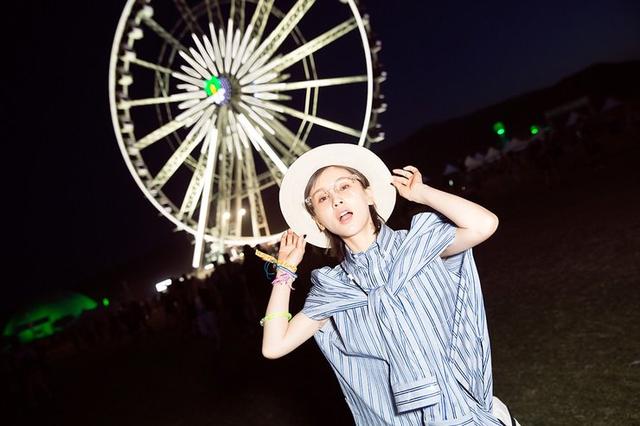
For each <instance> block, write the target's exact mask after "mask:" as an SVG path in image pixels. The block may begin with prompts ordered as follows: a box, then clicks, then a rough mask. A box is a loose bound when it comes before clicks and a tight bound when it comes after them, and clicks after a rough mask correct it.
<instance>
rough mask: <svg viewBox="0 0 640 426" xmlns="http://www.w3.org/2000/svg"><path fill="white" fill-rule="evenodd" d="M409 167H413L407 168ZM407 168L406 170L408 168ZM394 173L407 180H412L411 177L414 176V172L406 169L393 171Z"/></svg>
mask: <svg viewBox="0 0 640 426" xmlns="http://www.w3.org/2000/svg"><path fill="white" fill-rule="evenodd" d="M407 167H411V166H407ZM407 167H405V169H406V168H407ZM393 172H394V173H396V174H398V175H400V176H404V177H406V178H410V177H411V176H413V172H411V171H409V170H404V169H393Z"/></svg>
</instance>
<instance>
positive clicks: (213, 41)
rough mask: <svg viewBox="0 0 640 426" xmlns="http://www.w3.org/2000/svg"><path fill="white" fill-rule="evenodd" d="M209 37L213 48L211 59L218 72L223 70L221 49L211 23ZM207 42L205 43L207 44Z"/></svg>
mask: <svg viewBox="0 0 640 426" xmlns="http://www.w3.org/2000/svg"><path fill="white" fill-rule="evenodd" d="M209 35H210V36H211V44H212V47H213V54H214V57H213V59H214V60H215V62H216V66H217V67H218V70H223V69H224V63H223V62H222V48H221V47H220V41H219V40H218V36H216V29H215V28H214V27H213V23H211V22H209ZM208 42H209V41H208V40H207V41H206V42H205V43H208Z"/></svg>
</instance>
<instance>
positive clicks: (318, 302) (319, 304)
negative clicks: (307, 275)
mask: <svg viewBox="0 0 640 426" xmlns="http://www.w3.org/2000/svg"><path fill="white" fill-rule="evenodd" d="M321 269H323V270H325V271H324V272H325V273H326V272H327V271H326V270H328V269H331V268H329V267H328V266H325V267H324V268H321ZM319 272H320V270H319V269H314V270H313V271H311V290H309V294H307V298H306V299H305V301H304V306H303V307H302V313H303V314H305V315H306V316H308V317H309V318H311V319H313V320H316V321H320V320H322V319H325V318H327V317H328V316H329V315H327V314H326V312H325V311H326V308H327V306H326V305H327V304H328V300H327V297H326V294H324V293H325V292H324V291H323V290H324V289H323V287H324V286H323V284H322V283H321V282H320V278H319Z"/></svg>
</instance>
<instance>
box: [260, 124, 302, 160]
mask: <svg viewBox="0 0 640 426" xmlns="http://www.w3.org/2000/svg"><path fill="white" fill-rule="evenodd" d="M268 124H269V125H270V126H271V127H273V129H274V130H275V131H276V135H278V137H279V138H280V140H281V141H283V142H284V143H285V144H287V145H288V148H289V152H292V153H293V154H294V155H296V156H301V155H302V154H304V153H305V152H307V151H309V150H310V149H311V148H310V147H309V145H307V144H306V143H304V142H302V141H301V140H300V138H298V137H297V136H296V135H295V134H294V133H293V132H292V131H291V130H289V129H288V128H287V127H286V126H285V125H283V124H282V123H280V121H279V120H271V121H268Z"/></svg>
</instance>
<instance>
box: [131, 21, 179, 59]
mask: <svg viewBox="0 0 640 426" xmlns="http://www.w3.org/2000/svg"><path fill="white" fill-rule="evenodd" d="M142 22H144V23H145V25H146V26H147V27H148V28H149V29H151V30H152V31H153V32H154V33H156V34H157V35H158V36H159V37H160V38H161V39H163V40H164V41H165V42H166V43H167V44H169V45H171V46H173V48H174V49H176V50H180V51H185V52H186V51H187V48H186V47H184V45H183V44H182V43H180V42H179V41H178V40H176V39H175V38H174V37H173V36H172V35H171V33H170V32H169V31H167V30H165V29H164V28H163V27H162V26H161V25H160V24H158V23H157V22H156V21H154V20H153V18H151V17H143V18H142Z"/></svg>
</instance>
